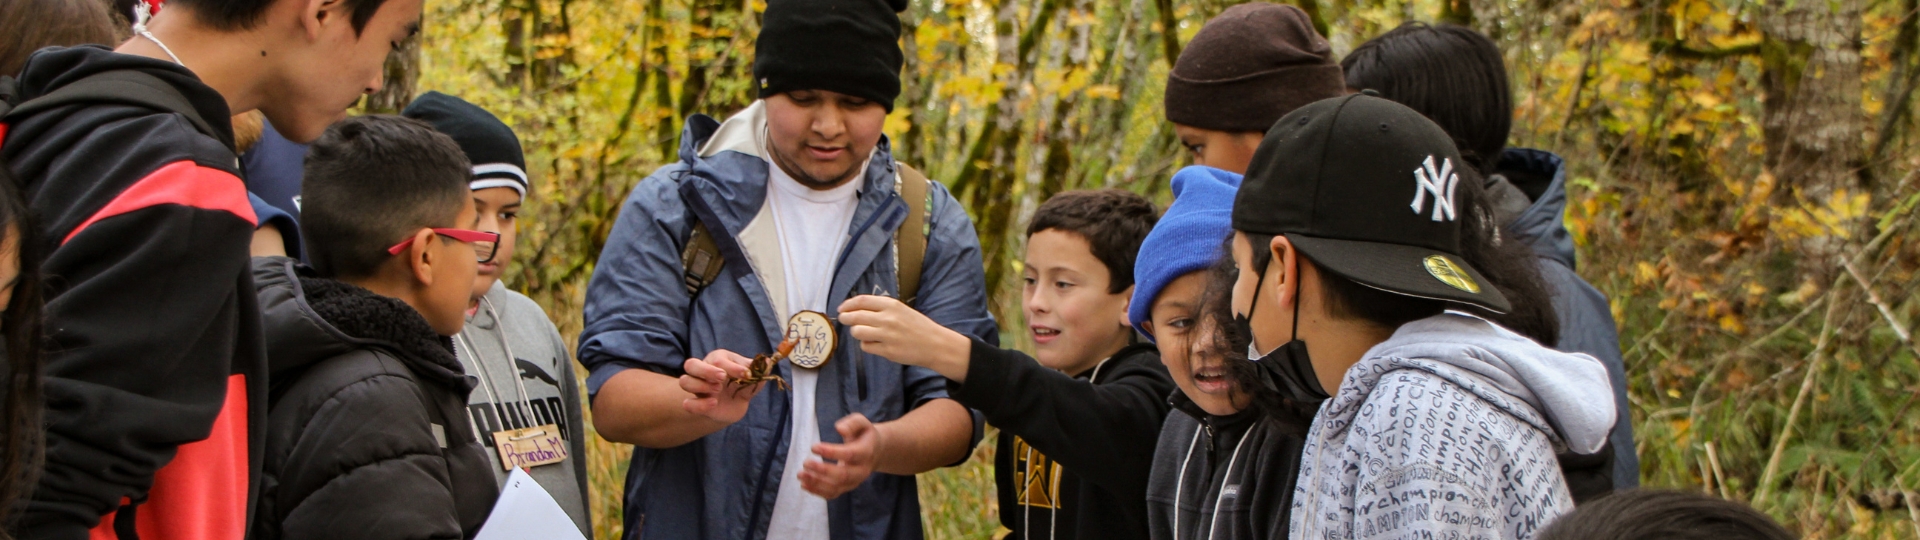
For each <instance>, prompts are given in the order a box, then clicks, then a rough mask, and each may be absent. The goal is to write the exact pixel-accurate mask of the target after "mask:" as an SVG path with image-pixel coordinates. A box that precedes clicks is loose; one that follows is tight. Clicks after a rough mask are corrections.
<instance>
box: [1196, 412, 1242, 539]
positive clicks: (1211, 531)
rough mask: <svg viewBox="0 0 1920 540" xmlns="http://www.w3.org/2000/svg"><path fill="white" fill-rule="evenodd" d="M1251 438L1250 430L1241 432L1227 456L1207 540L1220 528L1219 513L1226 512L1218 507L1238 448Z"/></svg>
mask: <svg viewBox="0 0 1920 540" xmlns="http://www.w3.org/2000/svg"><path fill="white" fill-rule="evenodd" d="M1251 438H1253V433H1252V431H1251V430H1249V431H1248V432H1247V433H1244V434H1241V435H1240V442H1238V443H1234V445H1233V455H1232V456H1230V457H1228V458H1227V472H1226V474H1225V476H1223V477H1222V478H1220V494H1219V495H1215V496H1214V498H1213V522H1212V523H1209V524H1208V525H1207V540H1213V534H1214V533H1215V532H1217V531H1215V529H1218V528H1220V514H1225V513H1227V512H1226V509H1224V508H1221V507H1220V505H1222V504H1224V503H1226V501H1227V482H1232V481H1233V465H1234V462H1236V461H1240V448H1241V447H1244V446H1246V445H1247V439H1251Z"/></svg>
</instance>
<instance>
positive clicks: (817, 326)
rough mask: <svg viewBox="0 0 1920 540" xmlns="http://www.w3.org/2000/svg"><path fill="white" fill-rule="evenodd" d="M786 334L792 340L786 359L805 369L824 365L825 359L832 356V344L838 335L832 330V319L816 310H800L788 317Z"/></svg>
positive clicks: (818, 367)
mask: <svg viewBox="0 0 1920 540" xmlns="http://www.w3.org/2000/svg"><path fill="white" fill-rule="evenodd" d="M787 336H789V338H790V339H793V340H794V345H793V351H792V352H789V353H787V360H788V361H790V362H793V365H795V366H799V367H803V368H807V369H820V366H823V365H826V363H827V360H829V359H831V358H833V349H834V345H835V344H836V343H835V342H836V341H837V340H838V339H839V337H840V336H839V333H838V332H835V331H834V330H833V321H832V320H831V319H828V318H827V314H825V313H821V312H818V311H802V312H799V313H795V314H793V317H791V318H788V319H787Z"/></svg>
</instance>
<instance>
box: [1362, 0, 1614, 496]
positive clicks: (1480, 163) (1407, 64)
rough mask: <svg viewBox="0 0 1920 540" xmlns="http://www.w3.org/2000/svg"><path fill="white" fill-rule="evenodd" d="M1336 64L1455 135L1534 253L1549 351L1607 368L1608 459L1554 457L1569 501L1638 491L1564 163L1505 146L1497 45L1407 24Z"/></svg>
mask: <svg viewBox="0 0 1920 540" xmlns="http://www.w3.org/2000/svg"><path fill="white" fill-rule="evenodd" d="M1340 65H1341V66H1343V67H1344V68H1345V69H1346V72H1347V86H1349V87H1351V88H1353V89H1354V90H1356V91H1358V90H1372V91H1375V92H1378V93H1379V94H1380V97H1384V98H1387V99H1390V100H1393V101H1395V102H1399V103H1400V104H1402V105H1406V106H1407V107H1409V108H1412V109H1413V110H1415V111H1419V112H1420V114H1422V115H1425V116H1426V117H1427V118H1428V119H1431V120H1433V123H1435V124H1439V125H1440V128H1441V129H1445V130H1447V134H1449V135H1452V136H1453V140H1454V143H1455V144H1456V145H1457V146H1458V147H1459V148H1460V151H1461V154H1462V155H1461V159H1462V160H1463V161H1465V162H1466V163H1467V164H1469V165H1472V166H1473V168H1474V170H1477V171H1479V172H1480V176H1481V177H1482V178H1485V182H1484V185H1485V189H1486V192H1487V199H1488V200H1487V204H1488V206H1490V207H1492V209H1493V217H1494V220H1495V223H1499V224H1501V225H1502V226H1503V227H1502V229H1501V230H1502V231H1504V232H1506V233H1508V234H1510V235H1511V238H1514V239H1516V240H1519V243H1520V244H1521V245H1525V246H1527V248H1528V249H1530V250H1531V251H1532V252H1533V254H1534V255H1535V259H1536V260H1537V262H1538V265H1539V267H1540V275H1541V276H1542V277H1543V278H1545V281H1546V283H1547V284H1548V286H1549V287H1550V290H1551V292H1552V296H1553V302H1552V306H1551V308H1552V311H1551V313H1541V314H1540V316H1542V317H1553V318H1555V319H1557V321H1558V322H1559V326H1560V332H1559V336H1558V337H1559V339H1557V340H1555V341H1554V342H1553V343H1551V345H1553V347H1554V348H1555V349H1559V350H1562V351H1567V352H1578V353H1586V354H1588V355H1590V356H1593V357H1594V358H1596V359H1599V360H1600V363H1602V364H1605V365H1606V366H1607V377H1608V378H1609V379H1611V380H1612V381H1613V405H1614V407H1615V408H1616V409H1617V410H1619V411H1620V421H1618V422H1615V423H1614V427H1613V433H1612V434H1611V435H1609V436H1608V441H1607V443H1608V444H1609V445H1610V446H1612V448H1611V451H1610V452H1602V453H1600V455H1598V456H1579V455H1566V456H1561V464H1562V465H1563V466H1564V467H1566V469H1567V473H1568V481H1570V482H1572V484H1573V488H1574V497H1575V498H1576V499H1584V498H1586V497H1590V496H1594V495H1598V494H1602V493H1606V492H1607V491H1609V490H1613V489H1632V488H1634V487H1638V486H1639V485H1640V456H1639V455H1638V454H1636V453H1635V452H1634V450H1635V446H1634V442H1633V422H1632V417H1631V416H1629V415H1628V414H1627V411H1628V409H1627V372H1626V364H1625V363H1624V362H1623V360H1622V359H1621V355H1620V334H1619V332H1618V331H1617V330H1616V326H1615V324H1614V320H1613V308H1612V307H1611V306H1610V305H1609V304H1608V302H1607V296H1606V295H1604V294H1601V293H1600V290H1599V289H1596V288H1594V287H1593V285H1592V284H1589V283H1587V281H1586V280H1585V279H1582V278H1581V277H1580V274H1578V273H1576V272H1574V268H1576V261H1575V258H1574V249H1573V247H1574V246H1573V235H1572V234H1569V233H1568V232H1567V227H1566V224H1565V223H1564V222H1563V220H1564V218H1565V217H1566V213H1567V212H1566V207H1567V186H1566V176H1567V173H1566V168H1565V163H1564V162H1563V161H1561V159H1560V156H1556V155H1553V153H1552V152H1547V151H1545V150H1535V149H1531V148H1508V147H1507V138H1508V135H1509V132H1510V131H1511V128H1512V125H1513V97H1512V90H1511V89H1509V88H1508V84H1509V83H1508V80H1507V66H1506V60H1505V59H1504V58H1503V57H1502V56H1501V53H1500V47H1499V46H1498V45H1495V44H1494V43H1493V40H1491V39H1488V38H1487V37H1486V36H1484V35H1481V34H1480V33H1479V32H1476V31H1474V30H1473V29H1471V28H1467V27H1464V26H1455V25H1450V24H1441V25H1427V24H1425V23H1418V22H1414V23H1407V24H1404V25H1401V26H1400V27H1399V28H1395V29H1393V31H1391V32H1387V33H1385V34H1382V35H1380V36H1379V37H1376V38H1373V39H1371V40H1367V42H1366V43H1362V44H1361V45H1360V46H1359V47H1358V48H1355V49H1354V51H1353V53H1352V54H1349V55H1347V57H1346V59H1344V60H1342V61H1341V62H1340ZM1609 461H1610V462H1611V463H1609Z"/></svg>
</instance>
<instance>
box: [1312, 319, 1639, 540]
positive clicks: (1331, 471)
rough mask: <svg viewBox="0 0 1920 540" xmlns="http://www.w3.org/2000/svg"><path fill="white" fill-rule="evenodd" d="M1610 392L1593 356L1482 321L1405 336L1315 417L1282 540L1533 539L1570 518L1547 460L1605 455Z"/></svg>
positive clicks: (1426, 324)
mask: <svg viewBox="0 0 1920 540" xmlns="http://www.w3.org/2000/svg"><path fill="white" fill-rule="evenodd" d="M1610 388H1611V386H1610V385H1609V384H1608V379H1607V372H1606V368H1605V367H1603V366H1602V365H1601V364H1600V362H1599V361H1597V360H1594V359H1593V358H1592V357H1590V356H1587V355H1584V354H1568V353H1562V352H1558V351H1554V350H1552V349H1548V348H1546V347H1543V346H1540V345H1539V344H1536V343H1534V342H1533V341H1531V340H1528V339H1527V338H1525V337H1521V336H1520V335H1518V334H1514V333H1513V332H1511V331H1508V330H1507V329H1504V328H1501V327H1499V326H1498V325H1495V324H1493V323H1491V322H1487V321H1486V320H1483V319H1480V318H1477V317H1473V316H1470V315H1465V314H1461V313H1457V312H1447V313H1444V314H1441V315H1437V316H1434V317H1429V318H1426V319H1421V320H1419V321H1414V322H1411V323H1407V324H1406V325H1404V326H1401V327H1400V329H1399V330H1397V331H1395V332H1394V334H1393V337H1390V338H1388V339H1387V340H1386V341H1385V342H1382V343H1380V344H1379V345H1376V346H1374V347H1373V349H1371V350H1369V351H1367V353H1366V355H1365V356H1363V357H1362V359H1361V360H1360V362H1359V363H1358V364H1355V365H1354V366H1353V368H1352V369H1349V370H1347V374H1346V377H1345V379H1344V380H1342V381H1341V383H1340V390H1339V393H1338V394H1337V395H1335V396H1334V397H1333V398H1332V399H1329V400H1327V402H1326V403H1324V404H1322V405H1321V407H1320V411H1319V413H1318V414H1316V415H1315V416H1314V419H1313V427H1312V429H1311V430H1309V432H1308V433H1307V444H1306V448H1305V450H1304V451H1303V453H1302V456H1301V467H1300V478H1299V483H1298V485H1296V486H1295V488H1294V499H1293V513H1292V518H1291V527H1290V530H1291V531H1292V534H1291V537H1292V538H1295V539H1356V540H1367V539H1402V538H1406V539H1415V538H1443V539H1449V538H1457V539H1482V538H1484V539H1513V540H1524V539H1529V538H1533V537H1534V536H1535V535H1536V534H1537V533H1538V532H1539V531H1540V530H1541V529H1542V528H1544V527H1545V526H1546V525H1547V524H1548V523H1549V522H1551V521H1553V520H1554V519H1555V518H1557V517H1559V516H1560V515H1561V514H1564V513H1566V512H1568V511H1571V510H1572V509H1573V499H1572V497H1571V496H1570V495H1569V494H1568V491H1567V486H1566V480H1565V478H1563V477H1562V476H1561V473H1560V467H1559V465H1558V463H1557V462H1556V461H1555V459H1554V453H1555V451H1556V450H1557V449H1561V448H1569V447H1570V448H1572V449H1573V450H1576V451H1578V452H1580V453H1586V454H1591V453H1593V452H1596V451H1598V450H1599V449H1600V448H1601V446H1603V445H1604V444H1605V443H1606V440H1607V433H1608V432H1609V430H1611V429H1612V427H1613V422H1614V417H1615V411H1614V407H1613V399H1612V397H1611V394H1610Z"/></svg>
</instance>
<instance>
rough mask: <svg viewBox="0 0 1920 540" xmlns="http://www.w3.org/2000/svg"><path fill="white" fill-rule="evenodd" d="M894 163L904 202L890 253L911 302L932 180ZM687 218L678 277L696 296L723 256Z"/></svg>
mask: <svg viewBox="0 0 1920 540" xmlns="http://www.w3.org/2000/svg"><path fill="white" fill-rule="evenodd" d="M894 166H895V167H896V168H897V169H896V170H897V171H898V175H897V177H896V181H898V182H899V184H898V187H899V188H900V198H901V200H904V201H906V202H907V219H906V220H904V221H901V222H900V228H899V229H898V230H895V231H894V233H893V238H894V242H895V246H894V250H895V252H894V253H895V255H897V256H898V257H899V259H898V261H899V268H900V300H901V301H902V302H906V303H908V304H912V303H913V300H914V298H916V297H917V295H918V293H919V292H920V267H921V266H922V265H923V264H924V263H925V262H926V257H927V236H928V235H929V234H931V233H932V229H933V228H932V226H930V225H929V224H928V223H927V213H928V211H929V210H930V209H932V207H933V195H932V190H933V188H932V180H928V179H927V175H925V174H921V173H920V171H918V170H915V169H914V168H913V167H908V166H907V165H906V164H905V163H900V162H897V161H896V162H894ZM916 202H917V204H916ZM691 219H693V232H692V233H691V234H689V235H687V244H686V247H684V248H682V249H681V250H680V269H681V275H680V277H681V282H682V283H685V284H686V286H687V295H688V296H698V295H699V294H700V291H701V290H703V289H706V288H707V286H708V285H712V284H713V282H714V280H716V279H719V278H720V269H721V267H722V266H724V265H725V264H726V259H725V258H724V257H721V256H720V245H719V244H716V243H714V241H713V232H712V231H711V230H708V229H707V224H705V223H702V222H700V219H699V218H697V217H692V218H691Z"/></svg>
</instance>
